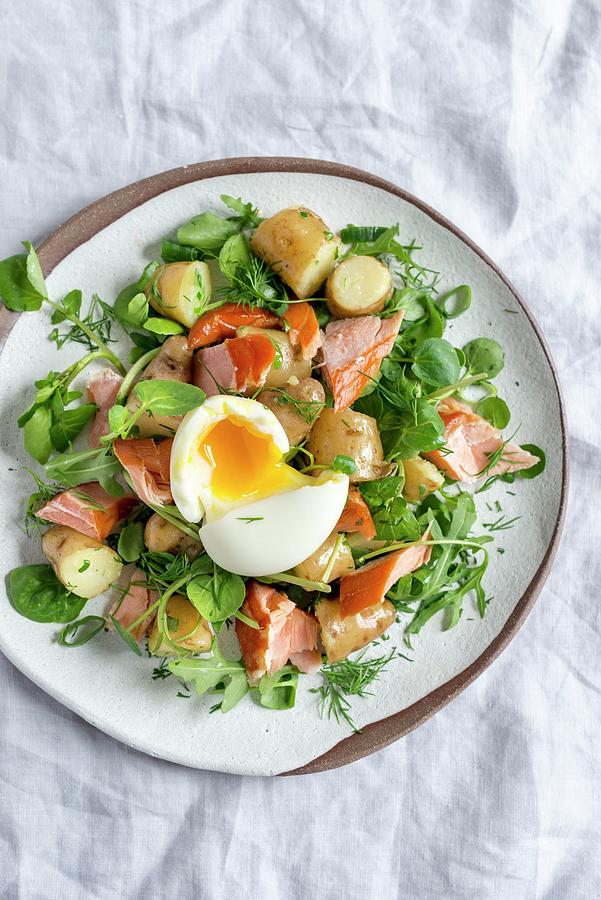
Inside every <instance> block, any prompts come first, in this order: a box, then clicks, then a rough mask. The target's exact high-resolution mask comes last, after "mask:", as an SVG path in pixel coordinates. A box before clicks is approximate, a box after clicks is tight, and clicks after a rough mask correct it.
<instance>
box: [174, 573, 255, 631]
mask: <svg viewBox="0 0 601 900" xmlns="http://www.w3.org/2000/svg"><path fill="white" fill-rule="evenodd" d="M187 593H188V599H189V600H190V602H191V603H193V604H194V606H195V607H196V609H197V610H198V612H199V613H200V615H201V616H202V617H203V618H204V619H206V620H207V622H223V621H224V620H225V619H229V617H230V616H233V615H234V613H236V612H238V610H239V609H240V607H241V606H242V604H243V603H244V595H245V587H244V581H243V580H242V578H241V577H240V576H239V575H234V574H233V573H232V572H226V570H225V569H221V568H219V566H214V570H213V573H212V574H206V575H198V576H197V577H196V578H194V579H193V580H192V581H190V582H189V583H188V587H187Z"/></svg>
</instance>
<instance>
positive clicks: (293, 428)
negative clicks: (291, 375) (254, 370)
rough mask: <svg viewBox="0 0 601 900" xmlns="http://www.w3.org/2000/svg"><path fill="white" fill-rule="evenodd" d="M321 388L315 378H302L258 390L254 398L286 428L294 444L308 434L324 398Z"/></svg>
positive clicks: (291, 442)
mask: <svg viewBox="0 0 601 900" xmlns="http://www.w3.org/2000/svg"><path fill="white" fill-rule="evenodd" d="M325 398H326V395H325V391H324V389H323V385H322V384H321V382H319V381H317V380H316V379H315V378H303V379H301V381H298V383H295V380H294V379H293V383H292V384H287V385H286V386H285V388H281V389H279V390H267V391H261V393H260V394H259V395H258V397H257V400H258V401H259V403H263V405H264V406H267V407H268V409H270V410H271V411H272V413H274V415H275V417H276V419H278V421H279V422H280V425H281V426H282V428H283V429H284V431H285V432H286V437H287V438H288V441H289V443H290V445H291V446H298V445H299V444H300V442H301V441H302V440H304V438H305V437H306V436H307V435H308V434H309V431H310V430H311V425H312V424H313V422H315V420H316V419H317V417H318V415H319V414H320V412H321V410H322V409H323V405H324V402H325Z"/></svg>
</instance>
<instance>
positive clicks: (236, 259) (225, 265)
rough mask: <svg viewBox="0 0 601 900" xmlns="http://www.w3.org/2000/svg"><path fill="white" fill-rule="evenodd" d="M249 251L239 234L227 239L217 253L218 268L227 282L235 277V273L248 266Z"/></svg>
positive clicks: (243, 238) (244, 240)
mask: <svg viewBox="0 0 601 900" xmlns="http://www.w3.org/2000/svg"><path fill="white" fill-rule="evenodd" d="M250 259H251V254H250V249H249V247H248V244H247V242H246V239H245V237H244V236H243V235H241V234H233V235H232V236H231V237H229V238H228V239H227V241H226V242H225V244H224V245H223V247H222V248H221V251H220V253H219V268H220V269H221V272H222V273H223V275H225V277H226V278H227V279H228V280H229V281H233V279H234V278H235V277H236V271H237V270H238V269H239V268H240V267H242V268H244V269H246V268H248V266H250Z"/></svg>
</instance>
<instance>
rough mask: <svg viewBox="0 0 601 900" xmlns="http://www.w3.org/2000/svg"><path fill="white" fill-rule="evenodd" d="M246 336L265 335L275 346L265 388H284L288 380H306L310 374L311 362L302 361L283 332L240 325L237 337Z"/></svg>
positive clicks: (308, 360) (307, 360)
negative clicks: (274, 355) (275, 349)
mask: <svg viewBox="0 0 601 900" xmlns="http://www.w3.org/2000/svg"><path fill="white" fill-rule="evenodd" d="M247 334H265V335H267V337H268V338H269V339H270V340H271V341H272V342H273V343H274V345H276V348H277V352H276V357H275V361H274V363H273V365H272V367H271V369H270V370H269V372H268V373H267V378H266V379H265V387H280V388H281V387H284V385H285V384H288V382H289V381H290V379H291V378H292V379H297V380H298V381H300V379H301V378H308V377H309V375H310V374H311V360H310V359H303V357H302V356H301V354H300V353H299V352H297V351H296V350H295V348H294V347H293V346H292V344H291V343H290V338H289V337H288V335H287V334H286V332H285V331H277V330H276V329H275V328H255V327H254V326H253V325H242V326H241V327H240V328H238V329H236V336H237V337H244V336H245V335H247Z"/></svg>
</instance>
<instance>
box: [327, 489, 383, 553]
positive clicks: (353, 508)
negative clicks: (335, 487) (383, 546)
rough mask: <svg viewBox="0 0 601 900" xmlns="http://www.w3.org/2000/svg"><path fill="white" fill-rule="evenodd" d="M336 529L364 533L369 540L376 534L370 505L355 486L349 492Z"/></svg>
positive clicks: (346, 532)
mask: <svg viewBox="0 0 601 900" xmlns="http://www.w3.org/2000/svg"><path fill="white" fill-rule="evenodd" d="M336 531H343V532H344V533H345V534H353V533H358V534H362V535H363V537H364V538H367V540H368V541H371V540H372V538H375V536H376V526H375V525H374V520H373V519H372V517H371V512H370V511H369V506H368V505H367V503H366V502H365V500H364V499H363V497H362V496H361V494H360V492H359V491H357V490H355V489H354V488H351V489H350V491H349V493H348V497H347V499H346V505H345V507H344V509H343V510H342V513H341V514H340V518H339V519H338V523H337V525H336Z"/></svg>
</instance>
